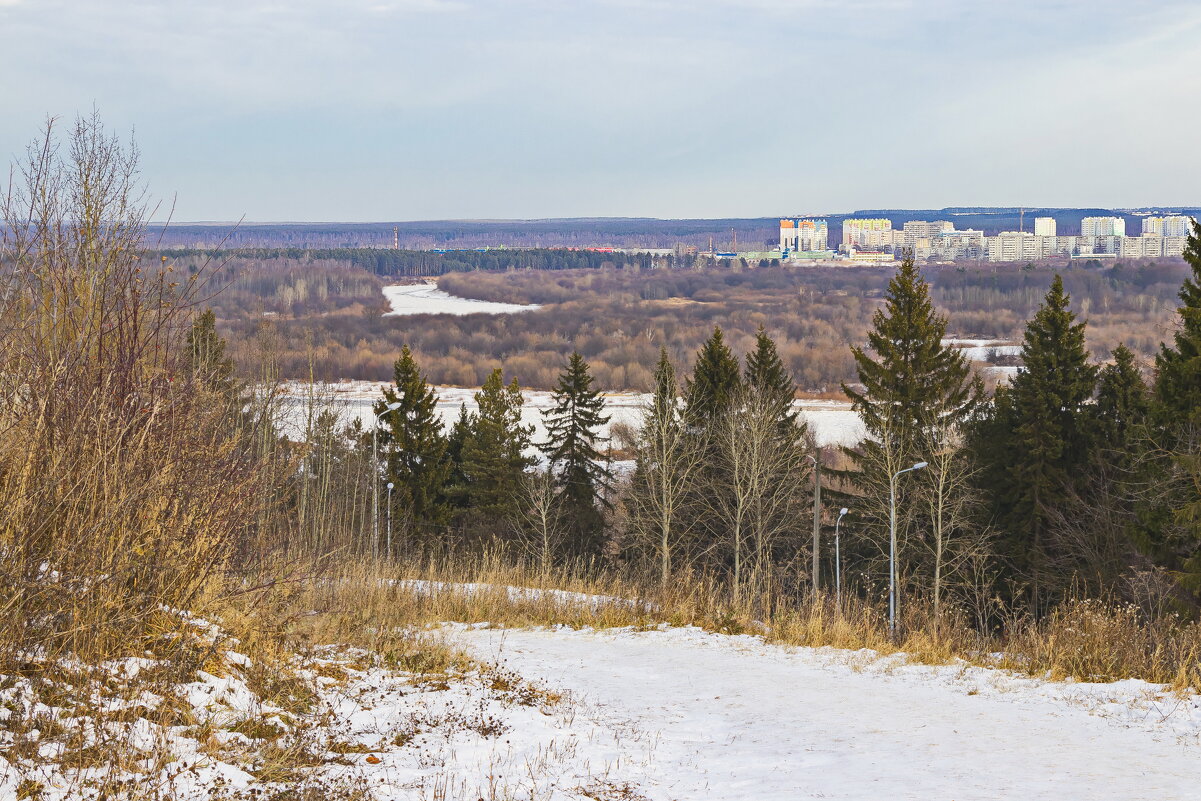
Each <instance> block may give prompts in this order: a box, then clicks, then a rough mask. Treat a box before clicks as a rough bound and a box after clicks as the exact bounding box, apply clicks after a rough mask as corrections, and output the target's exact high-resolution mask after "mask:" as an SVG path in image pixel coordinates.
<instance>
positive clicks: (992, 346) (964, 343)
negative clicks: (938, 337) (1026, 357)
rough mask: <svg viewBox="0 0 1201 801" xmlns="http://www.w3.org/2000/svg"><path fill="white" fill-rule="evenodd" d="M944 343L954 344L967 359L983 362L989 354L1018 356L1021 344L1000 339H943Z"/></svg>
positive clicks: (1020, 351)
mask: <svg viewBox="0 0 1201 801" xmlns="http://www.w3.org/2000/svg"><path fill="white" fill-rule="evenodd" d="M942 342H943V344H944V345H954V346H955V347H958V348H959V349H960V350H962V351H963V353H964V355H965V356H967V358H968V361H973V362H984V361H988V358H989V356H991V355H996V356H1020V355H1021V353H1022V346H1021V345H1017V344H1014V343H1013V342H1009V341H1007V340H1002V339H944V340H943V341H942Z"/></svg>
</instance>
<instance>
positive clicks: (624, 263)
mask: <svg viewBox="0 0 1201 801" xmlns="http://www.w3.org/2000/svg"><path fill="white" fill-rule="evenodd" d="M158 254H160V255H162V256H165V257H167V258H168V259H172V260H174V261H181V262H183V263H185V264H187V263H196V262H198V261H201V260H212V261H213V262H217V263H220V262H228V261H235V262H238V263H247V262H269V261H277V260H282V261H285V262H295V263H300V264H306V263H308V264H313V263H319V262H338V263H343V264H348V265H350V266H352V267H358V268H361V269H363V270H366V271H368V272H370V273H374V274H375V275H379V276H383V277H389V276H414V277H425V276H439V275H445V274H447V273H454V272H465V271H470V270H487V271H504V270H509V269H529V270H571V269H593V268H598V267H606V266H612V267H632V266H639V267H649V266H651V256H650V255H649V254H635V253H612V252H600V251H595V250H568V249H565V248H536V249H521V250H504V249H501V250H478V251H477V250H462V251H448V252H445V253H440V252H436V251H431V250H391V249H383V248H318V249H307V248H244V249H237V250H217V251H208V250H199V249H194V248H191V249H183V248H181V249H175V250H162V251H158ZM688 262H689V259H688V258H687V257H685V259H684V260H683V263H685V264H686V263H688Z"/></svg>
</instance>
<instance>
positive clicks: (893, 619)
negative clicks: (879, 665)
mask: <svg viewBox="0 0 1201 801" xmlns="http://www.w3.org/2000/svg"><path fill="white" fill-rule="evenodd" d="M925 466H926V463H925V462H917V463H916V464H914V465H913V467H906V468H905V469H904V470H898V471H897V472H896V473H894V474H893V476H892V478H891V479H889V482H888V635H889V636H890V637H893V638H895V637H896V636H897V478H898V477H899V476H900V475H901V474H902V473H909V472H912V471H913V470H921V469H922V468H924V467H925Z"/></svg>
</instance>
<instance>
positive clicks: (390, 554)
mask: <svg viewBox="0 0 1201 801" xmlns="http://www.w3.org/2000/svg"><path fill="white" fill-rule="evenodd" d="M395 486H396V485H395V484H393V483H392V482H391V481H389V482H388V561H392V488H393V487H395Z"/></svg>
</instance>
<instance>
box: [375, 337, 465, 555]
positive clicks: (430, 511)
mask: <svg viewBox="0 0 1201 801" xmlns="http://www.w3.org/2000/svg"><path fill="white" fill-rule="evenodd" d="M393 372H394V381H395V386H394V387H389V388H386V389H385V390H384V399H383V400H382V401H380V402H378V403H376V404H375V406H374V411H375V414H376V415H382V417H381V420H382V422H383V423H384V424H385V426H386V428H385V430H384V432H383V434H382V435H381V437H380V444H381V447H382V449H383V454H384V460H385V465H386V475H387V480H389V481H391V482H393V483H394V484H395V485H396V489H395V491H394V493H393V504H394V507H395V510H396V512H397V513H398V514H399V515H400V516H401V518H402V519H405V520H409V521H412V524H413V525H414V527H416V528H417V529H418V530H424V531H425V532H426V533H428V532H429V531H431V530H433V529H435V528H438V527H441V526H443V525H445V524H446V522H447V521H448V519H449V507H448V505H447V501H446V496H445V490H446V483H447V479H448V478H449V476H450V467H451V465H450V460H449V459H448V458H447V453H446V449H447V441H446V437H445V435H443V433H442V421H441V420H439V419H438V415H437V412H436V411H435V406H436V404H437V396H436V395H435V393H434V390H433V388H432V387H430V386H429V384H428V383H427V382H426V380H425V376H423V375H422V374H421V371H420V370H419V369H418V367H417V362H416V361H414V359H413V354H412V352H411V351H410V350H409V346H408V345H405V346H404V347H403V348H402V349H401V351H400V358H399V359H397V360H396V365H395V368H394V371H393ZM393 405H396V408H395V409H393V410H391V411H389V407H390V406H393Z"/></svg>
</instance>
